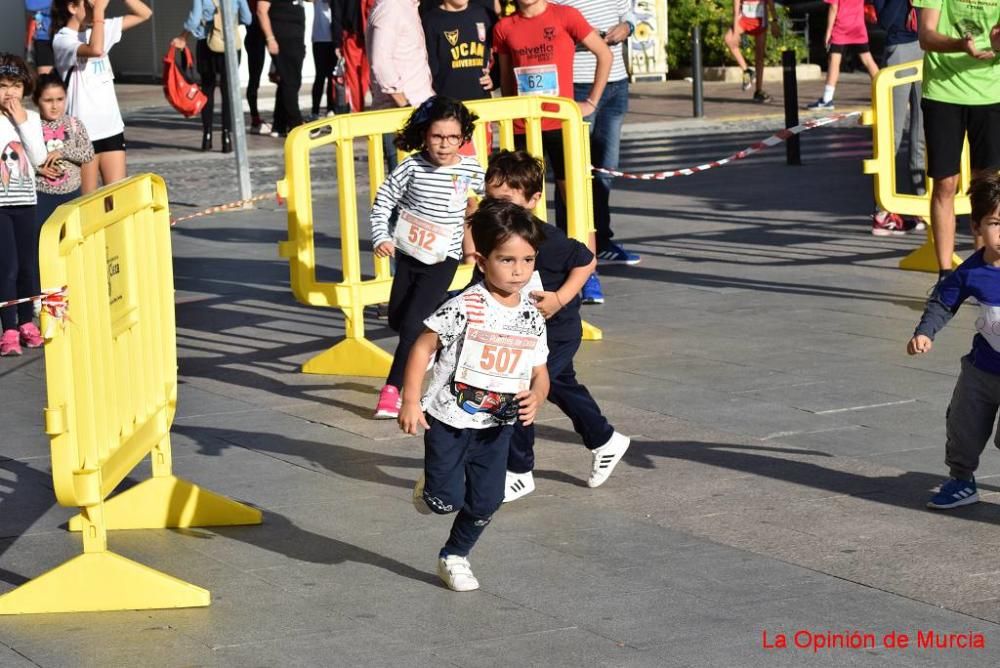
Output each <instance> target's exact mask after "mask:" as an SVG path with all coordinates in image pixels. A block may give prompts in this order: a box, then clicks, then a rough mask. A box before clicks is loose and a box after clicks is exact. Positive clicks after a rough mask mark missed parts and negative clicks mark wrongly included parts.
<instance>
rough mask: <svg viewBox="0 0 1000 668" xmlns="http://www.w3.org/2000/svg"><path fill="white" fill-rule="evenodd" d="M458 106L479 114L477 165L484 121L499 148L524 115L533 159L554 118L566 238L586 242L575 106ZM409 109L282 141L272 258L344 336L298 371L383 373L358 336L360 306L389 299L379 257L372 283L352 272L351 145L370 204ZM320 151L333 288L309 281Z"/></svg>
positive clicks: (594, 334) (583, 161)
mask: <svg viewBox="0 0 1000 668" xmlns="http://www.w3.org/2000/svg"><path fill="white" fill-rule="evenodd" d="M466 105H467V106H468V107H469V109H471V110H472V111H474V112H475V113H476V114H477V115H478V116H479V120H478V121H477V123H476V129H475V134H474V136H473V143H474V144H475V147H476V154H477V155H478V156H479V161H480V162H481V163H482V164H483V166H484V167H485V165H486V161H487V157H488V155H489V147H488V146H487V145H486V126H487V124H489V123H498V124H499V129H500V133H499V137H500V146H501V148H506V149H513V148H514V125H513V121H514V119H517V118H523V119H525V121H526V126H525V127H526V137H527V150H528V151H529V152H530V153H532V154H533V155H536V156H538V157H541V156H542V133H541V127H542V126H541V123H542V119H544V118H554V119H558V120H559V121H561V122H562V133H563V146H564V151H565V160H566V209H567V220H568V234H569V236H571V237H573V238H574V239H577V240H579V241H581V242H583V243H587V240H588V238H589V237H590V235H591V234H593V231H594V222H593V220H594V217H593V211H592V208H593V204H592V201H591V188H592V184H591V179H592V176H591V171H590V139H589V133H588V130H587V127H586V125H585V124H584V123H583V119H582V117H581V115H580V108H579V107H578V106H577V105H576V103H575V102H573V101H572V100H568V99H565V98H557V97H543V96H537V97H509V98H497V99H491V100H476V101H473V102H467V103H466ZM412 111H413V110H412V109H411V108H402V109H389V110H383V111H371V112H365V113H360V114H344V115H340V116H334V117H332V118H327V119H322V120H318V121H315V122H313V123H308V124H306V125H302V126H299V127H298V128H296V129H295V130H293V131H292V132H291V133H290V134H289V135H288V140H287V141H286V142H285V178H284V179H283V180H282V181H279V182H278V193H279V194H280V195H281V196H282V197H284V198H285V199H286V201H287V206H288V240H287V241H283V242H281V243H280V244H279V248H278V252H279V254H280V255H281V257H284V258H288V261H289V265H290V270H291V284H292V292H293V293H294V294H295V298H296V299H298V300H299V301H300V302H302V303H303V304H310V305H312V306H327V307H336V308H340V309H341V310H342V311H343V313H344V319H345V336H344V338H343V339H342V340H341V341H339V342H338V343H337V344H336V345H334V346H333V347H332V348H330V349H328V350H326V351H324V352H322V353H320V354H319V355H317V356H316V357H313V358H312V359H310V360H309V361H308V362H306V363H305V364H304V365H303V366H302V370H303V371H304V372H306V373H320V374H332V375H344V376H371V377H376V378H378V377H384V376H386V375H387V374H388V373H389V366H390V364H391V363H392V356H391V355H390V354H389V353H387V352H386V351H384V350H382V349H381V348H379V347H378V346H376V345H375V344H374V343H372V342H371V341H369V340H368V339H366V338H365V322H364V309H365V307H366V306H370V305H373V304H380V303H384V302H387V301H389V290H390V287H391V285H392V275H391V274H390V272H389V261H388V259H387V258H375V261H374V265H375V267H374V269H375V275H374V277H373V278H363V277H362V274H361V245H360V238H359V231H358V230H359V226H360V225H361V224H362V222H364V224H366V225H367V219H368V212H367V211H365V212H363V213H361V214H359V212H358V205H357V197H356V193H357V189H358V186H357V179H356V175H355V173H354V164H355V162H354V150H355V140H356V139H362V140H365V141H366V144H367V151H368V174H369V176H368V186H369V193H370V199H374V197H375V192H376V191H377V190H378V187H379V185H381V183H382V181H383V180H384V179H385V160H384V158H383V155H382V134H383V133H384V132H387V131H388V132H392V131H394V130H395V129H396V128H399V127H401V126H402V125H403V124H404V123H405V122H406V119H407V118H408V117H409V115H410V113H411V112H412ZM325 146H332V147H333V151H334V160H335V162H336V170H337V185H338V195H337V202H338V212H339V217H340V245H341V249H340V253H341V267H342V273H343V278H342V280H341V281H339V282H336V283H332V282H322V281H319V280H317V278H316V245H315V221H314V218H313V210H312V175H311V166H310V157H311V154H312V152H313V151H316V150H319V149H322V148H323V147H325ZM535 215H537V216H538V217H539V218H541V219H542V220H546V209H545V197H544V196H543V197H542V198H541V200H540V202H539V204H538V206H537V207H536V208H535ZM471 275H472V265H461V266H459V269H458V272H457V274H456V275H455V280H454V282H453V283H452V286H451V287H452V289H458V288H462V287H465V285H467V284H468V282H469V280H470V279H471ZM583 335H584V338H585V339H588V340H597V339H600V338H601V330H599V329H598V328H596V327H594V326H593V325H590V324H589V323H584V325H583Z"/></svg>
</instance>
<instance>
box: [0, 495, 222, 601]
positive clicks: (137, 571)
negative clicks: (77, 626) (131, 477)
mask: <svg viewBox="0 0 1000 668" xmlns="http://www.w3.org/2000/svg"><path fill="white" fill-rule="evenodd" d="M80 517H81V519H80V523H81V525H82V526H84V527H85V530H84V532H83V550H84V553H83V554H81V555H80V556H78V557H74V558H72V559H70V560H69V561H67V562H66V563H64V564H62V565H60V566H57V567H56V568H53V569H52V570H50V571H48V572H47V573H43V574H42V575H40V576H38V577H37V578H35V579H33V580H31V581H30V582H28V583H26V584H23V585H21V586H20V587H18V588H17V589H15V590H14V591H12V592H9V593H7V594H5V595H3V596H0V615H21V614H29V613H42V612H98V611H102V610H155V609H162V608H197V607H205V606H207V605H209V604H210V603H211V595H210V594H209V592H208V590H206V589H202V588H201V587H198V586H196V585H193V584H190V583H188V582H184V581H183V580H178V579H177V578H175V577H172V576H170V575H167V574H166V573H161V572H160V571H157V570H155V569H152V568H149V567H148V566H143V565H142V564H140V563H138V562H135V561H132V560H131V559H126V558H125V557H122V556H119V555H117V554H115V553H113V552H109V551H108V549H107V531H106V527H105V523H104V513H103V504H102V503H98V505H96V506H93V507H90V508H84V509H83V512H82V513H81V516H80Z"/></svg>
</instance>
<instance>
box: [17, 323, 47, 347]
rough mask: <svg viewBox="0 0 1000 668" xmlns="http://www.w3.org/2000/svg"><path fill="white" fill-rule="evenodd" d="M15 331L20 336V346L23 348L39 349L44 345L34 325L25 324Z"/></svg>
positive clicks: (40, 334) (43, 340)
mask: <svg viewBox="0 0 1000 668" xmlns="http://www.w3.org/2000/svg"><path fill="white" fill-rule="evenodd" d="M17 331H18V333H19V334H20V335H21V345H23V346H24V347H25V348H41V347H42V346H44V345H45V339H43V338H42V333H41V332H39V331H38V327H36V326H35V323H33V322H29V323H25V324H23V325H21V326H20V327H18V328H17Z"/></svg>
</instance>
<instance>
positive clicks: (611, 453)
mask: <svg viewBox="0 0 1000 668" xmlns="http://www.w3.org/2000/svg"><path fill="white" fill-rule="evenodd" d="M631 442H632V441H631V439H629V437H628V436H625V435H624V434H619V433H618V432H617V431H616V432H615V433H613V434H612V435H611V438H610V439H609V440H608V442H607V443H605V444H604V445H602V446H601V447H599V448H595V449H594V450H592V451H591V452H593V454H594V464H593V468H592V469H591V470H590V480H588V481H587V487H600V486H601V485H603V484H604V481H605V480H607V479H608V477H609V476H610V475H611V472H612V471H614V470H615V466H617V465H618V462H619V461H621V458H622V456H623V455H624V454H625V451H626V450H628V446H629V444H630V443H631Z"/></svg>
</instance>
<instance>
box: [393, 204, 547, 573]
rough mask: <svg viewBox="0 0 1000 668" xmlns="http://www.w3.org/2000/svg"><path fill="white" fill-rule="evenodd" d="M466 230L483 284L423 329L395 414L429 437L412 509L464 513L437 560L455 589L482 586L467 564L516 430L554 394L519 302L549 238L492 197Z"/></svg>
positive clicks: (536, 318)
mask: <svg viewBox="0 0 1000 668" xmlns="http://www.w3.org/2000/svg"><path fill="white" fill-rule="evenodd" d="M469 223H470V226H471V230H472V235H473V237H474V238H475V245H476V252H475V258H476V263H477V265H478V267H479V269H480V270H481V271H482V272H483V281H482V282H481V283H477V284H475V285H473V286H472V287H470V288H468V289H467V290H465V291H464V292H462V293H461V294H460V295H458V296H457V297H454V298H453V299H450V300H448V301H447V302H445V303H444V304H443V305H442V306H441V307H440V308H438V309H437V310H436V311H435V312H434V313H433V315H431V316H430V317H429V318H427V319H426V320H425V321H424V325H425V326H426V329H424V331H423V333H422V334H420V336H419V338H418V339H417V340H416V342H415V343H414V344H413V350H412V352H411V353H410V358H409V360H408V362H407V365H406V385H405V386H404V389H403V406H402V410H401V412H400V414H399V426H400V428H401V429H402V430H403V431H405V432H406V433H408V434H416V433H417V427H418V426H422V427H423V428H424V429H425V430H426V431H425V432H424V472H423V475H422V476H421V477H420V479H419V480H418V481H417V484H416V486H415V487H414V489H413V503H414V506H415V507H416V508H417V510H418V511H419V512H421V513H424V514H426V513H429V512H431V511H433V512H435V513H437V514H439V515H443V514H446V513H452V512H455V511H458V515H457V516H456V517H455V521H454V522H453V524H452V527H451V534H450V536H449V537H448V542H446V543H445V545H444V547H443V548H442V549H441V552H440V554H439V557H438V576H439V577H440V578H441V580H442V581H443V582H444V583H445V584H446V585H447V586H448V588H449V589H452V590H454V591H472V590H473V589H478V588H479V581H478V580H476V577H475V576H474V575H473V574H472V569H471V567H470V566H469V559H468V556H469V552H470V551H471V550H472V548H473V546H474V545H475V544H476V541H477V540H479V537H480V536H481V535H482V533H483V530H484V529H485V528H486V525H487V524H489V522H490V519H491V517H492V515H493V513H494V512H496V510H497V509H498V508H499V507H500V504H501V503H502V502H503V496H504V471H505V469H506V464H507V448H508V445H509V443H510V437H511V434H512V432H513V429H514V428H513V426H512V425H513V423H514V422H515V421H516V420H518V419H520V420H521V422H522V423H523V424H526V425H530V424H531V423H532V422H533V421H534V419H535V413H536V412H537V410H538V406H539V405H540V404H541V403H542V402H543V401H545V395H546V394H547V393H548V389H549V377H548V372H547V370H546V368H545V361H546V358H547V357H548V347H547V345H546V343H545V320H544V318H543V317H542V315H541V313H539V311H538V309H536V308H535V305H534V303H533V302H532V301H531V299H530V298H529V297H528V296H527V295H524V294H522V288H524V287H525V285H527V284H528V281H529V280H530V279H531V275H532V272H533V271H534V268H535V253H536V252H537V249H538V248H539V246H540V245H541V243H542V240H543V239H544V232H543V231H542V224H541V222H540V221H539V220H538V219H536V218H535V217H534V216H532V215H531V213H529V212H528V211H527V210H525V209H524V208H522V207H520V206H517V205H516V204H513V203H511V202H505V201H503V200H492V199H487V200H484V201H483V203H482V204H481V205H480V207H479V209H477V210H476V212H475V213H473V214H472V215H471V216H470V220H469ZM435 354H436V355H437V358H436V361H435V362H434V369H433V375H432V377H431V382H430V385H429V386H428V388H427V394H426V395H424V397H423V402H422V403H421V400H420V388H421V384H422V383H423V380H424V374H425V373H426V370H427V365H428V363H429V362H430V361H431V359H432V358H434V356H435ZM424 411H426V412H427V415H426V416H425V415H424Z"/></svg>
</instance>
